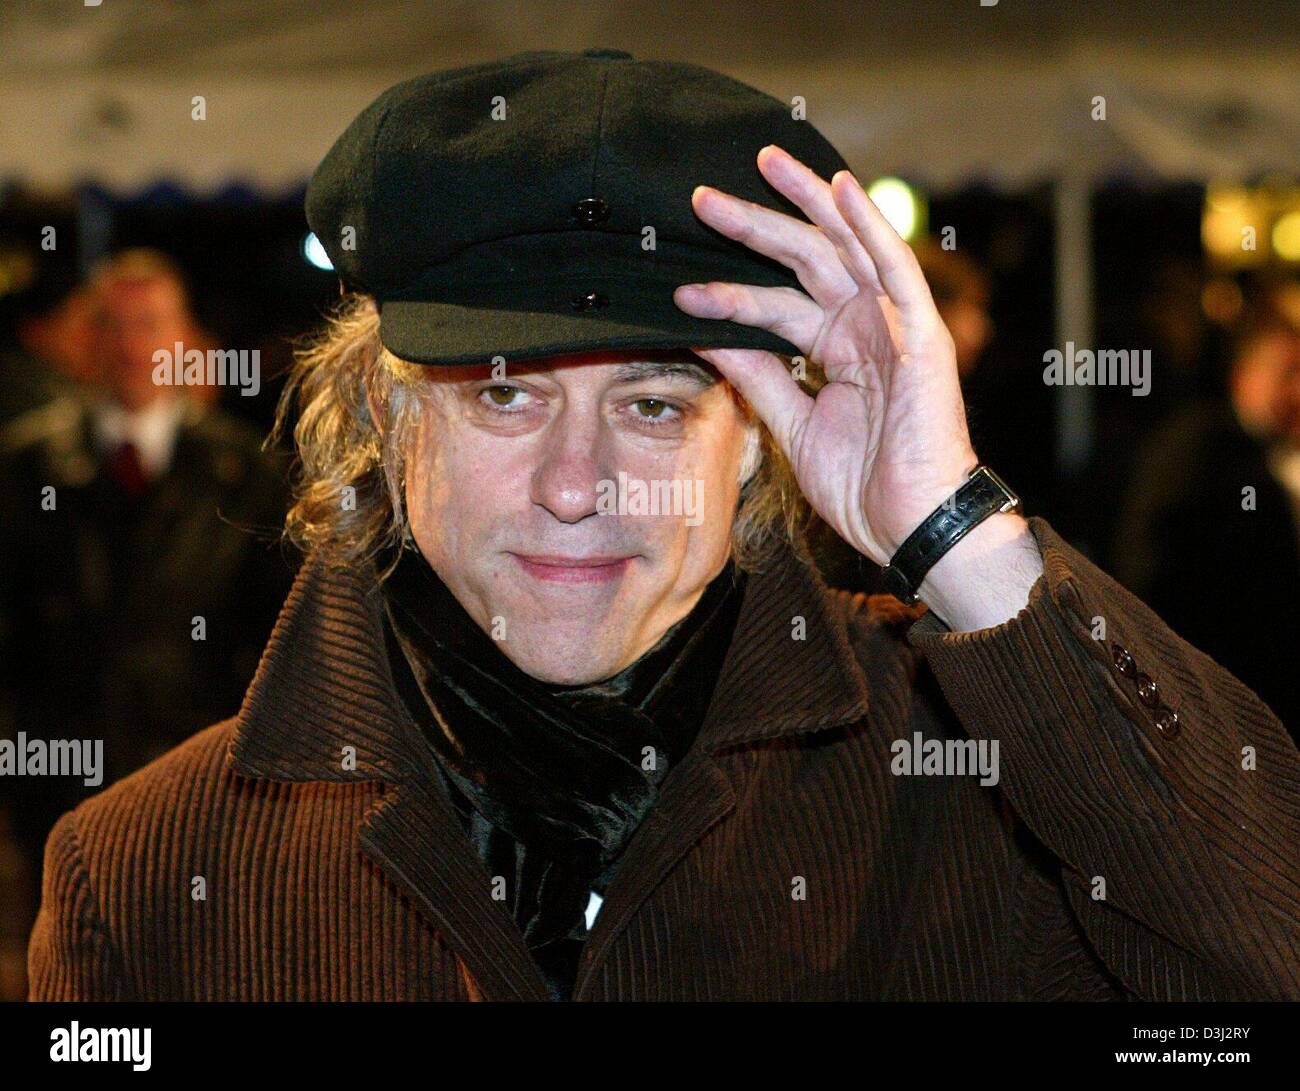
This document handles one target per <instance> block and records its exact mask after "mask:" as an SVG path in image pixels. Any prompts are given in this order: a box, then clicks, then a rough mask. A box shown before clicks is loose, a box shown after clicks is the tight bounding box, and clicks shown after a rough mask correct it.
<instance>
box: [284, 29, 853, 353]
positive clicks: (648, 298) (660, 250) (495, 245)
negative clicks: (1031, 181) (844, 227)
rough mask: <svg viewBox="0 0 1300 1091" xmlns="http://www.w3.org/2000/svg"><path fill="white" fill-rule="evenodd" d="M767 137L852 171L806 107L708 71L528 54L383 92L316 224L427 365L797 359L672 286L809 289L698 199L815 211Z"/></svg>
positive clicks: (325, 184)
mask: <svg viewBox="0 0 1300 1091" xmlns="http://www.w3.org/2000/svg"><path fill="white" fill-rule="evenodd" d="M767 144H778V145H780V146H781V147H783V148H785V149H786V150H787V151H789V152H790V153H791V154H792V155H794V156H796V157H797V158H799V159H801V160H802V161H803V162H805V163H806V164H808V166H810V167H811V168H812V169H813V170H815V171H816V172H817V173H818V174H820V175H821V176H822V177H823V178H829V177H830V176H831V175H832V174H834V173H835V172H836V171H837V170H841V169H843V168H845V167H846V164H845V162H844V160H843V159H842V158H841V157H840V155H839V154H838V153H837V152H836V151H835V149H834V148H833V147H831V145H830V143H829V142H828V141H827V140H826V139H825V138H824V137H822V135H821V134H820V133H818V132H817V130H816V129H814V128H813V127H812V125H810V124H809V123H808V122H807V121H800V120H796V119H795V118H794V117H793V116H792V108H791V106H790V105H788V104H786V103H782V102H780V101H778V100H776V99H774V98H772V97H770V96H768V95H765V94H763V93H762V92H760V91H756V90H755V89H754V88H752V87H748V86H746V85H745V84H743V83H739V82H737V81H736V80H733V79H730V78H729V77H727V76H723V75H721V74H719V73H717V72H713V71H710V70H709V69H707V68H701V67H698V66H696V65H691V64H680V63H674V62H670V61H638V60H634V59H633V58H632V57H631V55H630V54H627V53H623V52H620V51H617V50H609V49H591V50H587V51H586V52H584V53H557V52H535V53H524V54H520V55H518V56H514V57H509V58H507V59H505V60H502V61H495V62H492V63H490V64H480V65H474V66H472V67H468V68H460V69H455V70H452V71H446V72H435V73H432V74H430V75H426V76H420V77H418V78H416V79H412V80H407V81H406V82H404V83H400V84H398V85H397V86H395V87H392V88H390V89H389V90H388V91H386V92H384V94H382V95H380V96H379V98H378V99H376V100H375V101H374V102H373V103H371V104H370V106H368V107H366V109H365V110H363V111H362V112H361V114H360V115H359V116H358V117H357V118H356V119H355V120H354V121H353V122H352V124H351V125H349V126H348V128H347V130H346V131H345V132H344V133H343V135H342V136H340V137H339V139H338V140H337V141H336V142H335V144H334V146H333V147H332V148H331V149H330V151H329V153H328V154H327V155H326V156H325V159H324V160H323V161H322V162H321V164H320V166H319V167H318V168H317V169H316V172H315V174H314V175H313V176H312V179H311V184H310V185H309V187H308V190H307V220H308V222H309V223H310V225H311V228H312V230H313V231H314V232H315V233H316V235H317V237H318V238H319V239H320V241H321V243H322V244H323V245H324V247H325V250H326V252H327V253H328V254H329V256H330V259H331V261H333V263H334V268H335V269H336V270H337V271H338V273H339V274H340V277H341V278H342V279H343V281H344V283H345V284H346V285H347V286H349V287H351V288H355V289H357V290H361V291H365V292H369V293H370V294H372V295H373V296H375V298H376V299H377V300H378V303H379V308H380V315H381V319H380V336H381V338H382V340H383V342H384V344H385V345H386V346H387V347H388V348H389V349H390V350H391V351H392V352H394V353H396V354H397V355H398V356H400V357H402V358H403V359H407V360H411V361H414V362H416V363H423V364H443V365H450V364H471V363H488V362H491V361H492V360H493V358H494V357H498V356H500V357H504V358H505V359H506V360H507V361H510V360H517V359H524V358H535V357H545V356H555V355H559V354H564V353H574V352H588V351H593V350H598V349H635V348H644V349H677V348H683V347H690V346H699V347H710V348H712V347H728V348H765V349H771V350H773V351H776V352H781V353H786V354H789V355H795V354H796V353H797V352H798V349H796V348H795V346H794V345H792V344H790V343H789V342H788V341H786V340H784V339H783V338H781V337H777V336H776V335H775V334H772V333H768V332H767V331H765V330H758V329H754V328H752V327H749V326H744V325H741V324H739V323H735V322H726V321H718V320H711V319H700V318H694V317H692V316H690V315H687V314H685V313H684V312H682V311H681V310H680V309H679V308H678V307H677V306H676V304H675V303H674V302H673V298H672V293H673V289H674V288H676V287H677V286H678V285H680V284H686V283H692V282H700V281H709V280H729V281H736V282H741V283H748V284H762V285H769V286H777V285H786V286H789V287H793V288H798V287H799V283H798V280H797V279H796V278H795V276H794V274H793V273H792V272H791V271H790V270H789V269H787V268H785V267H784V266H782V265H780V264H779V263H777V262H774V261H771V260H769V259H767V258H765V257H762V256H760V255H757V254H755V253H753V252H752V251H751V250H749V249H748V248H747V247H745V246H742V245H740V244H739V243H736V242H733V241H732V240H730V239H727V238H725V237H723V236H722V235H720V234H718V233H717V232H716V231H714V230H713V229H712V228H709V227H707V226H705V225H704V224H703V223H702V222H701V221H700V220H699V219H698V217H696V215H695V213H694V211H693V210H692V208H691V200H690V199H691V192H692V190H693V189H694V188H695V187H696V186H697V185H701V184H705V185H711V186H715V187H717V188H719V189H722V190H725V191H727V192H728V193H733V194H736V195H737V196H739V197H743V198H745V199H747V200H750V201H754V202H756V203H759V204H763V205H766V206H768V207H769V208H775V209H779V210H781V211H783V212H786V213H788V214H790V215H793V216H797V217H799V218H800V219H804V218H805V217H803V214H802V213H801V212H800V211H799V210H798V209H797V208H796V207H795V206H794V205H792V204H791V203H790V202H789V201H787V200H786V199H785V198H784V197H782V196H781V195H780V194H778V193H776V192H775V190H773V189H772V188H771V187H770V186H769V185H768V184H767V182H766V181H765V180H764V179H763V177H762V175H761V174H759V172H758V167H757V165H756V163H755V157H756V156H757V154H758V151H759V149H760V148H762V147H763V146H764V145H767Z"/></svg>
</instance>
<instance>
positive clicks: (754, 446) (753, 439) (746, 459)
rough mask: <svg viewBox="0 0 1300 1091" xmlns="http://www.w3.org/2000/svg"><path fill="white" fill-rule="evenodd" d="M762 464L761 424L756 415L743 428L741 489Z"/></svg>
mask: <svg viewBox="0 0 1300 1091" xmlns="http://www.w3.org/2000/svg"><path fill="white" fill-rule="evenodd" d="M762 465H763V433H762V425H760V424H759V423H758V418H757V417H751V418H750V421H749V424H748V426H747V427H746V428H745V446H744V448H743V449H742V450H741V454H740V487H741V488H742V489H743V488H744V487H745V486H746V485H748V484H749V482H750V481H751V480H752V479H753V477H754V475H755V474H756V473H758V470H759V467H760V466H762Z"/></svg>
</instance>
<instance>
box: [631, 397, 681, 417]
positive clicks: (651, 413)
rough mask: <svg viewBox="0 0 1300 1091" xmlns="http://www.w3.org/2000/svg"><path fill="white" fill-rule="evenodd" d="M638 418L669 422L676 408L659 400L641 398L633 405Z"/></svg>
mask: <svg viewBox="0 0 1300 1091" xmlns="http://www.w3.org/2000/svg"><path fill="white" fill-rule="evenodd" d="M632 404H633V406H635V407H636V411H637V416H639V417H642V418H643V419H645V420H669V419H671V414H672V413H673V411H674V409H675V407H674V406H672V405H670V404H669V403H668V402H665V401H661V400H660V399H659V398H639V399H638V400H636V401H635V402H633V403H632Z"/></svg>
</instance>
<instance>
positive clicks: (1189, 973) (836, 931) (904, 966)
mask: <svg viewBox="0 0 1300 1091" xmlns="http://www.w3.org/2000/svg"><path fill="white" fill-rule="evenodd" d="M755 167H757V169H755ZM827 178H829V179H830V180H829V182H828V181H827V180H826V179H827ZM705 182H708V183H710V184H711V186H716V188H711V187H710V186H709V185H701V186H700V187H699V188H693V187H695V186H696V185H697V183H705ZM769 187H770V188H769ZM307 208H308V218H309V220H310V221H311V224H312V226H313V229H314V230H315V231H316V233H317V235H318V236H319V237H320V238H321V240H322V242H323V243H324V244H325V246H326V248H327V249H328V250H329V252H330V255H331V257H332V259H333V260H334V262H335V265H336V267H337V268H338V269H339V271H340V273H341V275H342V277H343V278H344V279H345V280H346V281H347V282H348V284H349V285H350V286H351V287H352V288H354V289H355V291H356V293H357V294H356V295H355V296H354V297H353V298H352V299H351V300H350V302H348V303H347V305H346V306H345V307H344V308H343V310H342V311H341V312H340V314H339V316H338V317H337V318H336V319H335V321H334V323H333V325H332V326H331V328H330V330H329V331H327V333H326V334H325V335H324V337H323V338H322V339H321V340H320V341H319V342H318V343H317V344H316V345H314V346H313V347H312V348H310V349H309V350H308V351H307V352H306V353H305V355H304V356H303V358H302V360H301V362H300V369H299V373H298V375H297V378H296V382H295V387H294V391H296V394H297V397H298V400H299V405H300V408H301V416H300V418H299V421H298V424H297V428H296V439H297V442H298V446H299V452H300V455H301V457H302V463H303V476H302V483H301V489H300V493H299V498H298V501H297V504H296V506H295V508H294V509H293V511H292V513H291V517H290V523H289V526H290V530H291V532H292V533H293V535H294V537H295V538H296V539H297V540H299V541H301V542H303V543H305V544H306V545H307V546H308V547H309V548H310V549H311V550H312V557H311V559H310V560H309V561H308V562H307V563H306V564H305V565H304V568H303V570H302V573H301V574H300V577H299V580H298V582H297V584H296V586H295V588H294V590H293V592H292V593H291V595H290V597H289V600H288V602H287V603H286V604H285V608H284V611H283V613H282V614H281V617H280V620H279V622H278V623H277V626H276V630H275V633H274V634H273V636H272V639H271V641H270V644H269V645H268V647H267V650H266V652H265V655H264V657H263V660H262V663H261V666H260V667H259V669H258V673H257V676H256V678H255V680H254V681H253V684H252V686H251V688H250V690H249V693H248V695H247V698H246V700H245V703H244V707H243V710H242V711H241V713H240V716H239V717H238V718H237V719H236V720H233V721H229V722H226V723H222V724H218V725H216V726H214V727H213V728H212V729H211V730H209V731H207V732H204V733H202V734H201V735H199V736H197V737H196V738H194V739H193V740H191V741H190V742H189V743H187V744H186V745H184V746H182V747H180V748H179V749H177V750H176V751H175V752H173V753H172V754H170V755H168V756H166V757H164V758H163V759H161V760H160V761H159V762H157V763H156V764H154V765H153V766H151V767H150V768H149V769H146V770H144V771H143V772H141V773H140V774H138V775H136V776H135V777H133V778H131V779H130V780H128V781H127V782H124V783H123V784H121V785H118V786H117V787H116V788H114V789H112V790H110V791H109V792H106V793H105V794H104V795H103V796H101V797H100V798H98V799H96V800H92V801H91V802H89V803H87V804H85V805H83V806H82V807H81V808H79V809H78V810H77V811H75V812H73V813H72V814H70V815H68V816H66V817H65V818H64V819H63V820H61V822H60V824H59V826H58V827H57V828H56V830H55V831H54V832H53V834H52V835H51V838H50V843H49V847H48V851H47V859H46V880H45V887H44V906H43V909H42V915H41V920H40V922H39V924H38V926H37V928H36V930H35V932H34V934H33V937H32V944H31V967H32V979H33V982H34V988H33V994H34V995H35V996H36V997H40V998H55V997H64V998H70V997H82V998H84V997H102V998H133V999H173V998H204V999H217V998H220V999H235V998H240V999H416V998H420V999H488V1000H507V999H522V1000H543V999H546V998H548V997H549V998H557V999H558V998H564V997H569V998H572V999H575V1000H611V999H655V1000H669V999H676V1000H683V999H721V998H726V999H864V998H884V999H908V998H932V999H938V998H960V999H993V998H1012V997H1016V998H1044V999H1046V998H1055V999H1066V998H1095V999H1115V998H1124V997H1144V998H1153V999H1154V998H1169V997H1179V998H1201V999H1204V998H1211V997H1217V998H1227V997H1250V996H1254V997H1283V996H1288V997H1295V996H1297V995H1300V957H1298V952H1300V870H1298V869H1297V864H1296V860H1295V852H1294V845H1295V841H1296V836H1297V833H1298V832H1300V831H1297V829H1296V817H1295V815H1296V809H1295V806H1294V802H1295V784H1296V783H1297V774H1298V773H1300V760H1298V755H1297V753H1296V751H1295V749H1294V747H1293V746H1292V744H1291V742H1290V740H1289V739H1288V738H1287V736H1286V734H1285V732H1284V730H1283V728H1282V726H1281V724H1279V723H1278V721H1277V720H1276V718H1274V717H1273V716H1272V715H1271V714H1270V713H1269V711H1268V710H1267V709H1266V708H1265V707H1264V706H1263V705H1262V704H1261V703H1260V702H1259V700H1258V699H1257V698H1256V697H1255V696H1254V695H1253V694H1252V693H1250V692H1249V690H1247V689H1246V688H1245V687H1244V686H1242V685H1241V684H1240V683H1239V682H1237V681H1236V680H1235V679H1234V678H1232V677H1231V676H1230V675H1229V674H1228V673H1227V672H1226V671H1224V670H1223V669H1222V668H1220V667H1218V666H1217V665H1215V664H1214V663H1213V662H1211V661H1210V660H1208V659H1207V658H1205V657H1204V656H1202V655H1201V654H1200V653H1198V652H1197V651H1195V650H1194V649H1193V648H1191V647H1189V646H1188V645H1187V644H1185V643H1184V642H1182V641H1181V640H1179V638H1178V637H1177V636H1175V635H1174V634H1173V633H1172V632H1170V631H1169V630H1168V629H1167V628H1166V627H1165V626H1164V625H1163V624H1162V623H1161V621H1160V620H1159V618H1157V617H1155V616H1154V615H1153V614H1152V613H1151V612H1150V611H1149V610H1148V609H1146V608H1145V607H1144V606H1143V605H1142V604H1141V603H1139V602H1138V601H1137V600H1135V599H1134V598H1133V597H1132V596H1131V595H1129V594H1127V593H1126V592H1124V591H1123V590H1122V589H1121V588H1120V587H1119V586H1118V585H1117V584H1115V583H1114V581H1112V580H1111V579H1109V578H1108V577H1107V576H1105V575H1104V574H1103V573H1101V572H1099V571H1098V570H1097V569H1096V568H1095V567H1093V566H1092V565H1091V564H1089V563H1088V561H1087V560H1085V559H1084V558H1083V557H1081V556H1080V555H1078V554H1077V553H1076V552H1075V551H1074V550H1072V549H1071V548H1070V547H1069V546H1068V545H1066V544H1065V543H1064V542H1063V541H1062V540H1061V539H1060V538H1059V537H1058V536H1057V535H1056V534H1055V533H1054V532H1053V531H1052V529H1051V528H1050V527H1049V526H1047V525H1046V524H1045V523H1044V522H1042V521H1041V520H1038V519H1033V520H1030V521H1029V522H1026V521H1025V520H1024V519H1022V518H1021V517H1020V516H1019V515H1018V514H1016V513H1015V512H1014V510H1012V508H1013V504H1014V497H1013V496H1011V495H1010V494H1009V491H1008V490H1006V489H1005V488H1004V487H1003V486H1000V485H999V484H998V482H997V480H996V479H994V478H991V477H990V476H989V475H988V474H987V473H986V472H984V471H983V470H981V471H980V472H978V473H976V474H973V475H972V474H971V471H972V470H974V469H975V468H976V466H977V462H978V460H977V458H976V457H975V454H974V452H973V451H972V450H971V447H970V443H969V440H968V438H967V433H966V427H965V422H964V418H963V412H962V403H961V395H960V390H959V385H958V380H957V369H956V365H955V362H954V359H953V346H952V341H951V338H950V337H949V336H948V334H947V332H946V331H945V330H944V328H943V325H942V323H941V322H940V321H939V319H938V317H937V314H936V312H935V310H934V305H933V302H932V300H931V299H930V296H929V293H928V291H927V289H926V285H925V282H924V279H923V278H922V276H921V275H920V272H919V270H918V267H917V265H916V262H915V258H914V257H913V255H912V253H911V251H910V250H909V249H908V248H907V246H906V245H905V244H904V243H903V242H902V241H901V240H900V239H899V238H898V237H897V236H896V235H895V234H894V233H893V232H892V230H891V229H890V228H889V226H888V224H887V223H886V222H885V221H884V220H883V218H882V217H881V216H880V214H879V212H878V210H877V209H876V208H875V207H874V206H873V205H872V204H871V202H870V201H869V200H868V199H867V198H866V196H865V194H864V193H863V191H862V190H861V188H860V187H859V186H858V184H857V182H856V181H855V179H854V178H853V176H852V175H851V174H850V173H849V172H848V171H847V170H844V169H843V163H842V160H840V158H839V156H838V155H837V154H836V153H835V152H834V150H833V149H832V148H831V147H830V146H829V145H828V144H827V143H826V142H825V141H824V140H823V139H822V138H821V137H820V135H819V134H817V133H816V131H815V130H814V129H812V128H811V127H810V126H808V125H807V123H806V122H803V121H796V120H794V119H792V118H791V116H790V113H789V111H788V110H787V109H786V108H785V107H784V106H783V105H782V104H780V103H778V102H776V101H774V100H772V99H769V98H768V97H766V96H764V95H762V94H760V93H758V92H756V91H754V90H752V89H750V88H747V87H744V86H743V85H740V84H737V83H735V82H733V81H731V80H729V79H726V78H724V77H722V76H719V75H717V74H716V73H712V72H709V71H707V70H704V69H700V68H696V67H693V66H688V65H679V64H669V63H664V62H637V61H635V60H633V59H632V58H630V57H629V56H628V55H627V54H623V53H617V52H614V51H607V50H598V51H589V52H587V53H584V54H581V55H569V54H554V53H550V54H527V55H523V56H519V57H515V58H511V59H509V60H506V61H504V62H501V63H496V64H489V65H483V66H479V67H476V68H472V69H468V70H459V71H456V72H451V73H443V74H435V75H433V76H428V77H423V78H420V79H416V80H413V81H410V82H408V83H405V84H401V85H399V86H397V87H396V88H394V89H392V90H390V91H389V92H387V93H386V94H385V95H383V96H381V97H380V99H378V100H377V101H376V102H375V103H374V104H372V106H371V107H369V108H368V109H367V110H366V111H364V112H363V113H362V114H361V115H360V117H359V118H358V119H357V120H356V121H354V122H353V125H352V126H351V127H350V128H349V129H348V131H347V132H346V133H345V134H344V135H343V136H342V137H341V138H340V140H339V142H338V143H337V144H336V145H335V147H334V148H333V149H332V150H331V152H330V154H329V155H328V156H327V157H326V159H325V161H324V163H323V164H322V166H321V167H320V169H319V170H318V171H317V173H316V175H315V177H314V178H313V180H312V184H311V187H310V189H309V193H308V200H307ZM804 217H806V219H805V218H804ZM494 357H495V358H496V359H495V360H494ZM819 369H820V370H823V371H824V373H825V379H826V382H825V383H824V384H823V385H821V386H820V389H819V390H818V391H817V393H816V396H815V398H814V397H813V395H812V393H811V392H810V389H811V388H812V387H815V386H817V385H818V384H820V383H821V380H820V379H819V377H818V371H819ZM805 377H806V378H807V380H808V382H807V384H806V386H807V387H809V388H810V389H805V388H804V386H801V385H800V380H802V379H803V378H805ZM796 486H797V487H796ZM800 493H802V496H803V497H806V498H807V500H808V501H810V502H811V504H812V506H813V507H815V508H816V510H817V511H818V512H819V513H820V515H821V516H822V517H823V518H825V519H827V520H828V521H829V522H831V524H832V525H833V526H834V527H835V529H836V531H837V532H838V533H839V534H840V535H841V536H842V537H844V538H845V540H846V541H848V542H849V543H850V544H852V545H853V546H854V547H855V548H857V549H858V550H860V551H861V552H862V553H863V554H864V555H866V556H867V557H869V558H871V559H872V560H873V561H876V562H877V563H882V564H883V563H887V562H888V563H889V564H890V567H889V569H888V579H889V580H890V587H891V589H893V590H894V591H895V593H896V594H897V595H898V596H899V597H901V598H904V599H908V600H910V599H912V598H913V595H914V593H915V592H916V591H918V590H919V593H920V597H921V600H922V601H923V602H924V603H925V604H926V605H928V607H929V610H928V612H922V611H921V610H919V609H907V608H904V607H903V606H901V605H900V604H899V603H898V602H897V601H894V600H890V601H891V602H892V603H893V605H892V606H889V605H887V604H886V603H885V602H883V601H867V600H864V599H860V598H854V597H852V596H847V595H836V594H834V593H831V592H828V591H827V590H826V589H825V587H824V586H823V585H821V584H820V582H819V581H818V580H817V578H816V577H815V576H814V575H813V573H812V572H811V570H810V569H809V568H808V567H807V565H806V564H805V562H804V560H803V559H802V558H801V557H800V556H799V553H798V550H797V548H796V547H795V546H794V545H792V544H791V537H792V533H791V532H792V530H797V528H798V526H799V525H800V522H801V515H800V495H799V494H800ZM922 525H924V526H925V527H926V528H927V533H926V534H925V535H924V536H923V539H922V540H921V542H920V545H919V547H918V545H917V542H916V540H915V539H912V536H913V532H914V531H915V530H916V528H917V527H918V526H922ZM793 538H794V541H795V542H797V534H795V535H793ZM909 539H912V540H909ZM954 539H959V540H957V541H956V544H955V545H954V544H952V542H953V540H954ZM922 613H923V616H921V615H922ZM1247 751H1249V755H1250V757H1249V760H1246V758H1244V756H1243V755H1245V754H1246V752H1247Z"/></svg>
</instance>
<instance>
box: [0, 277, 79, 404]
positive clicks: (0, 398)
mask: <svg viewBox="0 0 1300 1091" xmlns="http://www.w3.org/2000/svg"><path fill="white" fill-rule="evenodd" d="M7 310H9V311H10V312H11V313H12V315H13V318H12V321H9V322H6V323H5V325H6V332H5V334H4V335H3V338H2V339H0V424H3V423H4V422H6V421H9V420H12V419H13V418H14V417H17V416H20V415H21V414H22V413H25V412H27V411H28V410H30V409H35V408H37V407H38V406H41V405H44V404H45V403H46V402H48V401H50V400H52V399H53V398H55V397H57V396H58V395H59V394H61V393H65V392H67V391H68V390H69V389H70V388H71V387H73V386H74V385H76V384H79V383H84V382H86V381H88V380H89V379H90V378H91V375H92V372H93V370H94V344H95V326H94V306H93V303H92V301H91V298H90V293H89V292H88V291H87V290H86V289H85V288H84V287H83V286H81V285H79V284H78V283H76V281H75V280H74V279H73V278H72V276H71V274H67V275H63V276H60V275H57V274H56V275H50V276H47V277H46V278H45V279H44V280H43V281H40V282H38V283H37V284H36V285H34V286H33V287H31V288H29V289H28V290H26V291H24V292H22V293H20V294H19V295H18V296H17V298H16V299H15V300H14V301H13V302H12V304H11V305H10V307H8V308H7Z"/></svg>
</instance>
